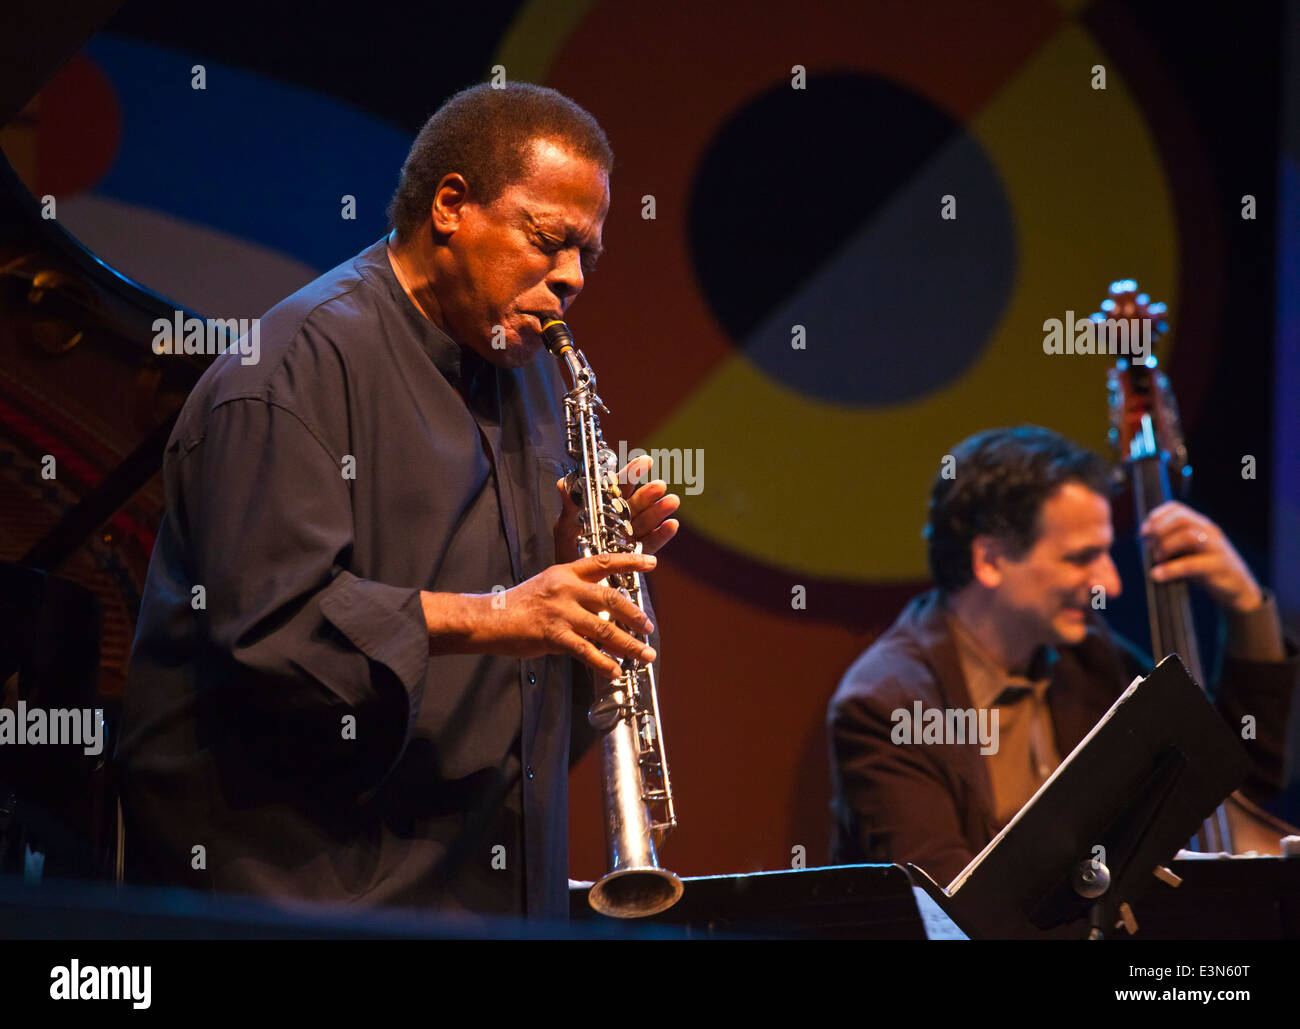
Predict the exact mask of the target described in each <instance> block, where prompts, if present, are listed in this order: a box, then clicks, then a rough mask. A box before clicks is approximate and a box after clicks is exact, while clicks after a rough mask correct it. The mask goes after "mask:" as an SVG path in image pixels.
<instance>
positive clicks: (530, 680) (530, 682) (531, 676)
mask: <svg viewBox="0 0 1300 1029" xmlns="http://www.w3.org/2000/svg"><path fill="white" fill-rule="evenodd" d="M536 683H537V676H536V675H534V674H533V673H532V672H529V673H528V685H529V686H534V685H536Z"/></svg>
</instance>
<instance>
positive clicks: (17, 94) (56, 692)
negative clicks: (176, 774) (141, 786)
mask: <svg viewBox="0 0 1300 1029" xmlns="http://www.w3.org/2000/svg"><path fill="white" fill-rule="evenodd" d="M118 6H119V5H118V4H112V3H110V4H91V3H84V2H83V3H64V4H42V3H34V2H29V0H16V2H13V3H11V4H9V5H7V7H6V10H5V12H4V14H3V16H0V17H2V18H3V22H4V29H3V30H0V50H3V53H0V127H3V134H2V135H0V142H3V151H4V152H3V155H2V156H0V354H2V355H3V358H2V360H0V692H2V693H3V696H4V698H5V702H6V705H7V706H8V707H10V708H11V709H15V708H16V706H17V703H18V702H19V701H21V702H23V703H24V704H25V705H26V706H27V707H28V708H37V707H40V708H43V709H46V710H50V709H68V708H76V709H86V708H91V709H98V710H102V712H103V723H102V728H103V731H104V733H105V735H106V736H107V740H106V742H105V744H104V745H103V748H102V751H101V753H100V754H98V755H85V754H83V753H82V750H81V749H78V748H72V749H71V750H70V749H69V748H66V747H57V748H55V747H36V746H29V747H26V749H24V748H23V747H22V746H21V745H15V746H9V747H5V748H3V749H0V871H3V872H6V873H21V874H24V875H26V876H27V877H28V878H40V877H41V876H42V874H43V875H44V876H47V877H49V876H61V877H97V876H102V875H105V874H106V873H107V871H109V868H108V864H109V862H110V860H111V854H112V851H113V848H114V843H115V836H116V810H115V804H114V802H113V799H112V798H113V793H112V783H111V777H110V776H109V774H108V771H109V763H108V758H109V756H110V755H111V748H112V745H113V743H114V740H115V733H114V729H115V727H116V715H117V710H118V708H119V705H120V698H121V694H122V689H123V686H124V683H125V679H126V666H127V659H128V656H129V652H130V646H131V639H132V635H133V633H134V626H135V618H136V614H137V611H138V608H139V599H140V595H141V591H142V588H143V585H144V579H145V574H146V571H147V568H148V563H149V555H150V552H151V550H152V547H153V540H154V533H155V531H156V529H157V526H158V522H159V519H160V517H161V512H162V508H161V488H160V480H159V479H158V472H159V469H160V468H161V462H162V454H163V447H164V444H165V443H166V440H167V437H168V435H169V434H170V432H171V427H172V425H173V423H174V421H175V418H176V415H177V413H178V411H179V410H180V406H181V404H182V403H183V402H184V400H185V397H186V395H187V394H188V392H189V390H190V389H191V388H192V386H193V384H194V383H195V382H196V381H197V380H198V378H199V376H200V375H201V374H202V373H203V370H204V368H205V367H206V364H207V362H208V361H210V360H211V358H209V357H201V356H192V355H172V356H169V357H168V358H167V359H166V360H161V359H160V358H158V357H157V356H156V355H154V353H153V351H152V348H151V346H150V342H151V340H152V338H153V335H154V334H153V331H152V328H151V326H152V323H153V321H154V319H155V318H159V317H164V318H168V319H171V318H172V317H173V315H174V312H175V311H176V310H178V309H179V305H177V304H174V303H172V302H171V301H168V300H165V299H163V298H161V297H159V296H157V295H156V294H154V293H152V292H150V290H149V289H148V288H146V287H145V286H142V285H140V284H137V283H135V282H132V281H130V280H129V279H127V278H125V277H124V276H122V275H120V274H118V273H117V272H116V271H114V270H113V269H112V268H110V267H109V266H108V265H106V264H105V263H104V262H102V261H100V260H99V259H98V258H96V256H95V255H94V254H92V253H90V252H89V251H88V250H87V249H86V248H85V247H83V246H82V245H81V244H80V243H79V242H78V241H77V240H76V239H75V238H74V237H73V236H71V235H70V234H69V233H68V232H66V231H65V230H64V229H63V227H62V226H61V225H60V224H59V222H58V220H57V217H55V218H50V217H49V213H50V211H49V205H48V204H46V203H42V201H41V199H40V198H38V197H36V196H33V194H32V191H31V188H30V182H29V181H24V175H23V174H21V173H20V169H21V170H22V171H23V172H26V173H27V175H26V177H27V179H29V180H30V179H31V178H32V176H31V173H30V172H31V166H32V165H33V164H34V162H33V161H32V160H31V157H32V153H33V151H34V149H35V138H36V124H37V121H38V119H39V117H40V97H39V94H40V91H41V88H42V87H43V86H44V85H45V84H46V83H47V82H48V81H49V80H50V79H51V78H52V77H53V76H54V75H55V73H56V72H57V71H58V70H59V69H60V67H62V66H63V65H64V63H65V62H66V61H67V60H68V59H69V58H70V57H71V56H72V55H73V54H74V53H75V52H76V51H77V50H78V49H79V48H80V47H81V46H82V45H83V44H84V43H85V41H86V40H87V39H88V38H89V37H90V36H91V35H92V34H93V33H94V31H95V30H96V29H97V28H99V27H100V26H101V25H102V24H103V22H105V21H106V20H107V19H108V18H109V17H110V16H111V15H112V14H113V12H114V11H115V10H116V8H117V7H118ZM16 166H17V167H16ZM55 210H56V212H57V208H56V209H55ZM70 754H73V755H78V756H77V757H70V756H69V755H70Z"/></svg>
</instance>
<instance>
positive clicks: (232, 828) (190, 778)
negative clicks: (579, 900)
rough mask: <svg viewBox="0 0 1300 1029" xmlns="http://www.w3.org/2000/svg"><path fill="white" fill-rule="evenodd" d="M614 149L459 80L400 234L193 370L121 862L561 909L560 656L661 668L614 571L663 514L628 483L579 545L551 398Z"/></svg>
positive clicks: (286, 892) (549, 112)
mask: <svg viewBox="0 0 1300 1029" xmlns="http://www.w3.org/2000/svg"><path fill="white" fill-rule="evenodd" d="M612 161H613V155H612V153H611V151H610V148H609V144H608V142H607V141H606V139H605V136H604V133H603V132H602V130H601V129H600V126H599V125H598V124H597V123H596V122H595V120H594V119H593V118H592V117H591V116H590V115H589V114H588V113H587V112H586V111H584V110H582V109H581V108H579V107H578V106H577V105H576V104H574V103H572V102H571V101H569V100H568V99H567V98H565V97H563V96H561V95H560V94H558V93H555V92H554V91H553V90H549V89H543V88H540V87H535V86H527V85H522V84H511V85H509V86H507V87H506V88H504V89H493V88H488V87H486V86H483V87H477V88H474V89H469V90H466V91H464V92H462V93H460V94H457V95H456V96H455V97H453V98H451V99H450V100H449V101H448V102H447V103H446V104H444V105H443V107H442V108H440V109H439V111H438V112H436V113H435V114H434V115H433V117H432V118H430V120H429V121H428V123H427V124H426V125H425V127H424V128H423V130H422V131H421V132H420V134H419V136H418V137H417V139H416V141H415V143H414V145H413V147H412V148H411V152H410V154H409V156H408V158H407V160H406V163H405V165H404V167H403V169H402V175H401V181H400V185H399V187H398V190H397V193H396V196H395V197H394V201H393V206H392V209H391V218H392V232H391V234H390V236H389V237H388V238H387V239H381V240H379V241H378V242H376V243H375V244H374V245H373V246H371V247H369V248H368V249H367V250H365V251H363V252H362V253H361V254H359V255H357V256H356V257H354V258H351V259H349V260H348V261H346V262H344V263H343V264H341V265H339V266H338V267H337V268H335V269H334V270H333V271H330V272H328V273H326V274H325V275H324V276H322V277H321V278H319V279H317V280H315V281H314V282H312V283H310V284H308V285H307V286H305V287H304V288H303V289H302V290H300V291H299V292H298V293H296V294H294V295H293V296H291V297H289V298H288V299H287V300H285V301H283V302H282V303H280V304H278V305H277V306H276V307H274V308H272V309H271V311H269V312H268V313H267V314H266V315H265V316H264V318H263V319H262V325H261V334H262V347H261V360H260V362H259V363H257V364H252V365H246V364H242V363H241V362H239V361H231V360H225V359H218V361H217V362H216V363H215V364H214V365H213V366H212V367H211V368H210V369H209V370H208V372H207V373H206V374H205V375H204V377H203V379H202V380H201V382H200V383H199V385H198V386H197V387H196V389H195V390H194V392H193V394H192V395H191V396H190V398H189V400H188V401H187V403H186V405H185V408H184V410H183V411H182V413H181V415H180V418H179V420H178V422H177V425H176V428H175V431H174V432H173V434H172V437H171V439H170V441H169V443H168V447H167V451H166V457H165V463H164V482H165V492H166V514H165V517H164V520H163V523H162V525H161V527H160V530H159V534H158V538H157V544H156V546H155V549H154V553H153V559H152V562H151V564H150V570H149V578H148V583H147V586H146V589H145V593H144V597H143V600H142V605H141V611H140V618H139V623H138V629H137V634H136V638H135V643H134V646H133V649H132V661H131V669H130V673H129V677H128V686H127V690H126V694H125V703H124V726H123V739H122V742H121V745H120V746H119V748H118V754H117V760H118V763H119V767H120V771H121V773H122V784H123V785H122V792H123V807H124V812H125V817H126V824H127V845H126V860H127V877H128V878H129V879H132V880H137V881H146V882H154V883H166V884H172V885H183V886H190V887H194V888H197V889H204V890H233V891H244V892H251V893H258V894H263V895H267V896H271V897H283V898H294V899H306V900H319V901H334V902H348V903H359V904H366V905H381V904H382V905H403V906H410V907H421V908H426V909H430V908H435V909H440V910H460V911H472V912H482V913H499V914H528V915H530V916H537V917H565V916H566V915H567V910H568V898H567V873H568V868H567V839H566V833H567V826H566V820H567V810H566V809H567V787H566V775H567V770H568V766H569V762H570V729H571V724H572V720H573V717H574V710H577V711H579V712H582V713H583V714H585V711H586V708H587V705H588V704H589V702H590V699H591V689H592V686H591V683H590V682H589V681H585V679H586V677H585V676H576V677H575V676H574V674H573V672H574V669H575V668H576V667H577V666H576V665H575V660H576V662H580V663H581V664H583V665H585V666H587V668H589V669H590V670H591V671H592V673H594V675H596V676H598V677H600V678H602V679H610V678H613V677H615V676H617V675H619V674H620V672H621V664H620V662H622V661H623V660H624V659H635V660H636V661H639V662H642V663H651V662H653V661H654V660H655V659H656V652H655V649H654V643H655V641H656V639H657V637H656V636H653V635H651V634H652V633H653V622H652V617H653V613H652V612H651V611H650V609H649V606H648V605H646V610H645V611H643V610H641V608H639V607H637V606H636V605H635V604H633V603H631V602H630V601H629V600H628V598H627V597H626V596H624V595H623V594H621V593H620V592H619V591H618V590H616V589H614V588H612V587H611V586H609V585H603V584H602V582H603V580H605V579H607V578H608V577H609V576H610V575H611V574H616V573H622V574H630V573H642V574H644V573H646V572H649V571H650V570H651V569H653V567H654V565H655V558H654V556H653V555H654V554H655V552H656V551H658V550H659V549H660V548H662V547H663V545H664V544H665V543H667V542H668V541H669V540H670V539H671V538H672V536H673V535H674V534H675V532H676V531H677V526H678V523H677V521H676V519H674V518H672V517H671V516H672V514H673V513H674V511H675V510H676V508H677V506H678V503H679V501H678V498H677V497H676V496H674V495H672V494H670V493H669V492H668V488H667V486H666V485H665V484H664V483H663V482H652V483H647V484H644V485H641V486H640V487H639V488H637V489H636V490H635V491H634V492H632V493H631V495H630V496H629V497H628V498H627V499H628V504H629V508H630V510H629V522H630V525H631V528H632V531H633V535H634V537H635V539H636V540H637V541H638V542H640V544H641V551H642V552H641V553H615V554H598V555H594V556H588V557H583V558H579V557H578V554H577V550H576V542H575V541H576V533H577V512H576V510H575V509H574V507H573V505H572V503H571V502H570V501H569V500H567V498H566V495H565V493H564V491H563V490H562V489H561V488H559V483H558V482H557V479H558V478H559V477H560V475H561V473H562V470H563V469H564V467H565V466H566V465H567V464H568V461H567V455H566V451H565V437H564V423H563V406H562V405H563V397H564V393H565V388H564V386H563V384H562V382H561V378H560V376H559V374H558V370H557V368H556V367H555V365H554V363H553V362H552V361H551V360H550V358H549V357H547V356H546V355H542V359H541V360H536V359H535V358H537V356H538V354H539V352H540V351H541V350H542V337H541V329H542V326H543V324H545V323H546V322H548V321H550V320H552V319H562V318H563V317H564V315H565V313H566V311H567V310H568V308H569V306H570V305H571V304H572V302H573V301H574V300H575V299H576V298H577V296H578V294H579V293H580V292H581V291H582V289H583V286H584V285H585V281H586V276H587V275H588V274H590V272H591V269H592V267H593V266H594V264H595V261H596V259H597V258H598V257H599V255H600V252H601V236H602V230H603V226H604V221H605V217H606V214H607V212H608V210H609V202H610V200H609V171H610V167H611V165H612ZM644 471H645V468H644V466H643V465H642V466H638V467H632V466H629V468H627V469H624V470H623V474H624V476H625V477H626V476H628V475H631V476H632V477H634V478H635V477H637V475H639V474H643V473H644ZM602 613H607V617H602ZM620 622H621V623H622V624H623V625H624V626H626V627H628V628H629V629H632V630H633V633H638V634H641V635H642V636H645V637H646V639H645V640H641V639H637V638H636V636H635V635H634V634H633V633H629V632H625V631H624V629H623V628H620V626H619V624H618V623H620ZM575 678H577V679H578V681H577V682H576V683H575V682H574V679H575ZM583 714H580V715H579V716H578V717H583Z"/></svg>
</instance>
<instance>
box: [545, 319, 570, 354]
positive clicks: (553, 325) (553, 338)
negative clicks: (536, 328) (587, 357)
mask: <svg viewBox="0 0 1300 1029" xmlns="http://www.w3.org/2000/svg"><path fill="white" fill-rule="evenodd" d="M542 341H543V342H544V343H545V344H546V349H547V350H549V351H550V352H551V353H552V354H554V355H555V356H556V357H560V356H561V355H562V354H563V353H564V352H565V351H566V350H572V349H573V333H572V332H570V331H569V327H568V326H567V325H565V324H564V322H562V321H560V319H558V318H553V319H551V321H549V322H547V323H546V324H545V325H543V326H542Z"/></svg>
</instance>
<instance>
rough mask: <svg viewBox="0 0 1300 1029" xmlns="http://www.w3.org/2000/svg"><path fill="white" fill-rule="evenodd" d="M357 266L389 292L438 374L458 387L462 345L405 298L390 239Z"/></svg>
mask: <svg viewBox="0 0 1300 1029" xmlns="http://www.w3.org/2000/svg"><path fill="white" fill-rule="evenodd" d="M356 263H357V268H358V270H359V271H360V272H361V274H362V277H363V278H369V279H372V280H373V281H376V282H378V283H379V284H380V285H381V287H382V288H383V289H385V290H387V292H388V294H389V296H391V297H392V298H393V300H394V302H395V303H396V304H397V309H398V310H399V311H400V312H401V313H402V317H403V318H405V319H406V320H407V322H408V323H409V324H410V325H411V327H412V329H413V330H414V332H415V335H416V338H417V339H419V341H420V345H421V346H422V347H423V348H424V352H425V353H426V354H428V355H429V360H431V361H432V362H433V363H434V365H436V366H437V368H438V371H440V372H442V374H443V376H444V377H445V378H446V379H447V381H448V382H450V383H451V384H452V385H453V386H456V385H457V384H458V383H459V382H460V376H461V357H462V353H461V347H460V344H459V343H457V342H456V341H455V340H453V339H452V338H451V337H450V336H448V335H447V334H446V333H445V332H443V331H442V329H440V328H438V326H436V325H434V324H433V322H431V321H429V319H428V318H426V317H425V316H424V313H423V312H422V311H421V310H420V309H419V308H418V307H416V306H415V304H413V303H411V298H410V297H408V296H407V295H406V290H404V289H403V288H402V284H401V283H400V282H398V281H397V276H396V274H394V272H393V266H392V265H391V264H390V263H389V260H388V237H387V236H384V237H383V238H382V239H380V240H379V242H378V243H376V244H375V245H374V246H372V247H369V248H368V249H366V250H364V251H362V253H361V254H360V255H359V256H358V258H357V262H356Z"/></svg>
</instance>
